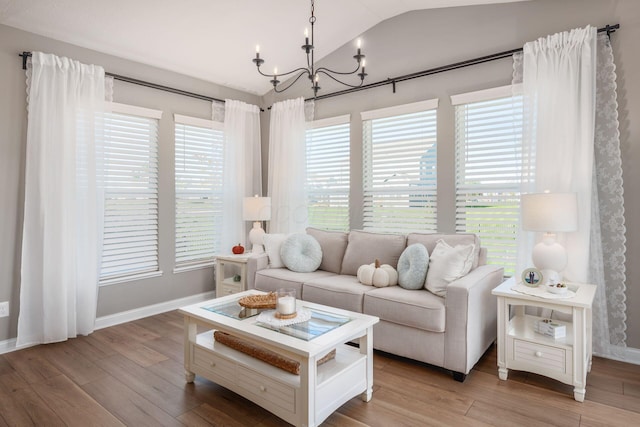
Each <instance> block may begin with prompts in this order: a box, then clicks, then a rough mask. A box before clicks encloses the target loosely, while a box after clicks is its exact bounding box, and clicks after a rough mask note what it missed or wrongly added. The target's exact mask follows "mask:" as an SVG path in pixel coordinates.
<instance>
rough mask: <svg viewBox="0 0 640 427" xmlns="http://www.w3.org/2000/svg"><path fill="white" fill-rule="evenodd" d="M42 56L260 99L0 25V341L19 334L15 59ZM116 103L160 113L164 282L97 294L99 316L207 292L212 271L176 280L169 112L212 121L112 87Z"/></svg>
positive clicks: (203, 112) (158, 96) (163, 98)
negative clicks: (3, 310) (3, 313)
mask: <svg viewBox="0 0 640 427" xmlns="http://www.w3.org/2000/svg"><path fill="white" fill-rule="evenodd" d="M31 50H34V51H36V50H39V51H43V52H48V53H55V54H57V55H61V56H68V57H70V58H74V59H77V60H79V61H82V62H84V63H93V64H98V65H101V66H103V67H104V68H105V70H106V71H109V72H112V73H115V74H121V75H124V76H128V77H133V78H137V79H140V80H147V81H150V82H154V83H158V84H162V85H165V86H172V87H176V88H180V89H184V90H187V91H190V92H195V93H201V94H204V95H208V96H211V97H215V98H219V99H225V98H232V99H239V100H242V101H245V102H249V103H252V104H258V103H259V102H260V98H259V97H257V96H254V95H249V94H246V93H243V92H239V91H236V90H232V89H228V88H225V87H222V86H217V85H214V84H210V83H207V82H203V81H200V80H197V79H193V78H190V77H186V76H183V75H180V74H176V73H172V72H168V71H164V70H160V69H157V68H153V67H149V66H145V65H142V64H138V63H135V62H132V61H127V60H124V59H120V58H116V57H113V56H109V55H103V54H100V53H97V52H94V51H91V50H88V49H84V48H79V47H77V46H73V45H69V44H66V43H61V42H58V41H55V40H52V39H48V38H46V37H41V36H37V35H35V34H31V33H27V32H24V31H19V30H16V29H14V28H11V27H7V26H3V25H0V94H2V95H0V301H10V306H11V308H10V310H11V316H10V317H8V318H2V319H0V342H1V341H3V340H6V339H9V338H13V337H15V336H16V328H17V319H18V317H17V316H18V311H19V310H18V307H19V289H20V288H19V283H20V256H21V249H20V241H21V236H22V212H23V204H24V199H23V196H24V166H25V140H26V120H27V111H26V100H25V97H26V92H25V73H24V71H23V70H22V60H21V58H20V57H19V56H18V53H20V52H22V51H31ZM114 101H116V102H121V103H125V104H132V105H139V106H142V107H148V108H154V109H158V110H162V111H163V116H162V119H161V120H160V125H159V134H158V137H159V168H160V174H159V175H160V178H159V180H160V182H159V209H160V211H159V221H160V236H159V239H160V269H161V270H162V271H163V272H164V274H163V275H162V277H157V278H153V279H146V280H138V281H133V282H126V283H121V284H116V285H110V286H103V287H101V288H100V292H99V297H98V313H97V314H98V316H99V317H101V316H107V315H110V314H114V313H119V312H122V311H126V310H132V309H136V308H140V307H145V306H148V305H153V304H158V303H162V302H165V301H170V300H174V299H178V298H183V297H187V296H190V295H196V294H199V293H203V292H207V291H211V290H212V289H213V288H214V284H213V283H214V281H213V268H207V269H202V270H196V271H191V272H185V273H180V274H174V273H173V272H172V270H173V266H174V211H175V209H174V203H173V201H174V177H173V162H174V157H173V152H174V148H173V146H174V145H173V144H174V135H173V133H174V127H173V114H174V113H178V114H183V115H187V116H194V117H200V118H205V119H209V118H211V106H210V104H209V102H207V101H201V100H198V99H194V98H188V97H184V96H181V95H175V94H171V93H167V92H162V91H158V90H155V89H150V88H146V87H142V86H137V85H133V84H129V83H122V82H118V81H116V82H115V84H114Z"/></svg>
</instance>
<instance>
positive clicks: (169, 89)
mask: <svg viewBox="0 0 640 427" xmlns="http://www.w3.org/2000/svg"><path fill="white" fill-rule="evenodd" d="M18 56H21V57H22V69H23V70H26V69H27V58H29V57H31V52H22V53H19V54H18ZM104 75H105V76H109V77H113V79H114V80H120V81H121V82H126V83H133V84H135V85H139V86H145V87H149V88H151V89H158V90H162V91H165V92H171V93H175V94H177V95H183V96H188V97H190V98H196V99H201V100H203V101H217V102H224V99H218V98H214V97H212V96H207V95H201V94H199V93H194V92H189V91H186V90H182V89H176V88H173V87H169V86H164V85H159V84H157V83H151V82H147V81H144V80H139V79H134V78H132V77H127V76H121V75H120V74H114V73H108V72H106V71H105V73H104Z"/></svg>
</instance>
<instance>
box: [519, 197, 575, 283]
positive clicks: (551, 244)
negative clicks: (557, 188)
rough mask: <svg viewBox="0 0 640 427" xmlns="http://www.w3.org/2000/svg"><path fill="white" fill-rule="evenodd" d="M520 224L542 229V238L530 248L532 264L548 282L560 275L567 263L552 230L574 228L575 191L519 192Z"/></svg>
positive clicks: (528, 227)
mask: <svg viewBox="0 0 640 427" xmlns="http://www.w3.org/2000/svg"><path fill="white" fill-rule="evenodd" d="M521 202H522V205H521V206H522V228H523V229H524V230H527V231H542V232H544V233H545V234H544V237H543V238H542V241H541V242H540V243H538V244H537V245H536V246H535V247H534V248H533V254H532V258H533V264H534V265H535V266H536V267H537V268H538V269H539V270H540V271H541V272H542V275H543V277H544V278H545V279H546V281H547V282H548V283H549V282H551V283H555V282H558V281H560V280H561V279H562V276H561V272H562V271H563V270H564V269H565V267H566V266H567V251H566V250H565V248H564V246H562V245H561V244H560V243H558V242H556V235H555V232H565V233H566V232H573V231H576V230H577V228H578V212H577V210H578V203H577V198H576V194H575V193H534V194H524V195H522V199H521Z"/></svg>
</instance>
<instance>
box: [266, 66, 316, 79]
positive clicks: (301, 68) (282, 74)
mask: <svg viewBox="0 0 640 427" xmlns="http://www.w3.org/2000/svg"><path fill="white" fill-rule="evenodd" d="M298 71H305V72H308V71H309V70H308V69H307V68H304V67H300V68H296V69H295V70H291V71H288V72H286V73H278V74H265V73H263V72H262V70H260V67H258V73H260V74H261V75H263V76H265V77H274V76H275V77H282V76H288V75H289V74H293V73H297V72H298Z"/></svg>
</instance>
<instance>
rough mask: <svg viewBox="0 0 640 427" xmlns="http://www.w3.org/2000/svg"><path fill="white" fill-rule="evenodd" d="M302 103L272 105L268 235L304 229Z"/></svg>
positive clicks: (288, 102)
mask: <svg viewBox="0 0 640 427" xmlns="http://www.w3.org/2000/svg"><path fill="white" fill-rule="evenodd" d="M305 130H306V122H305V102H304V99H303V98H297V99H289V100H286V101H281V102H277V103H275V104H273V106H272V107H271V122H270V130H269V196H271V222H270V224H269V232H270V233H300V232H304V230H305V228H306V226H307V220H308V218H307V195H306V189H305V181H306V161H307V159H306V138H305Z"/></svg>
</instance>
